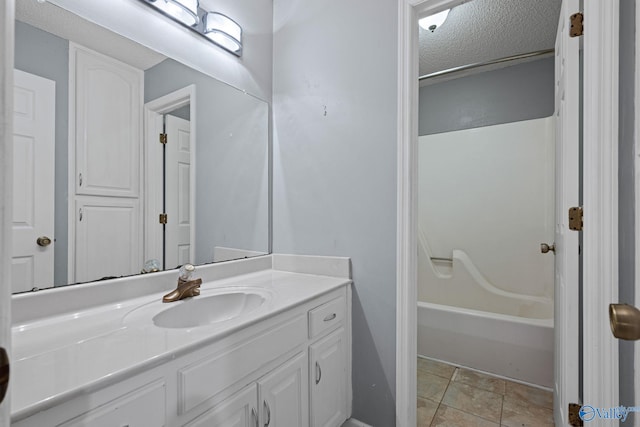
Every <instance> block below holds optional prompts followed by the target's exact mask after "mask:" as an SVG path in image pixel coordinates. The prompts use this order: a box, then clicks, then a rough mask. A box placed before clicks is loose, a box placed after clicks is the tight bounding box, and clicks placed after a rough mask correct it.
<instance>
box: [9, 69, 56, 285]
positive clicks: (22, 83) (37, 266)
mask: <svg viewBox="0 0 640 427" xmlns="http://www.w3.org/2000/svg"><path fill="white" fill-rule="evenodd" d="M55 91H56V88H55V82H53V81H51V80H48V79H45V78H42V77H39V76H35V75H33V74H29V73H25V72H22V71H18V70H15V71H14V98H13V107H14V112H13V226H12V229H13V254H12V259H11V262H12V265H11V267H12V268H11V284H12V289H11V290H12V292H22V291H27V290H30V289H32V288H34V287H51V286H53V266H54V258H53V251H54V246H55V245H54V243H53V239H54V237H55V236H54V234H53V231H54V222H53V215H54V180H55V179H54V178H55V177H54V170H55V165H54V160H55ZM39 237H46V238H48V239H50V244H48V245H45V246H40V245H38V244H37V239H38V238H39ZM41 244H46V242H42V243H41Z"/></svg>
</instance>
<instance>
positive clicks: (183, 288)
mask: <svg viewBox="0 0 640 427" xmlns="http://www.w3.org/2000/svg"><path fill="white" fill-rule="evenodd" d="M195 270H196V268H195V267H194V266H193V265H192V264H185V265H183V266H182V267H180V271H179V276H178V287H177V288H176V289H174V290H173V291H171V292H169V293H168V294H166V295H165V296H163V297H162V302H174V301H180V300H181V299H184V298H189V297H195V296H198V295H200V285H201V284H202V279H191V274H192V273H193V272H194V271H195Z"/></svg>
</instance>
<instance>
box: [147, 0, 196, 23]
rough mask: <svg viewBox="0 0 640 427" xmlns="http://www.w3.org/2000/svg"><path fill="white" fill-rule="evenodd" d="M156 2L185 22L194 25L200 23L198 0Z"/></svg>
mask: <svg viewBox="0 0 640 427" xmlns="http://www.w3.org/2000/svg"><path fill="white" fill-rule="evenodd" d="M156 3H160V4H159V5H158V6H162V9H163V10H164V11H165V12H167V13H168V14H169V15H171V16H173V17H174V18H175V19H177V20H178V21H180V22H182V23H183V24H186V25H189V26H194V25H196V24H197V23H198V0H156ZM163 3H164V4H163Z"/></svg>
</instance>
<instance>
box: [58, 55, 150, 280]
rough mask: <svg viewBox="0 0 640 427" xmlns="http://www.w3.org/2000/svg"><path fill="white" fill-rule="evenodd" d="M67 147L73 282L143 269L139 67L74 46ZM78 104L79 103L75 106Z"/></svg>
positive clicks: (140, 76)
mask: <svg viewBox="0 0 640 427" xmlns="http://www.w3.org/2000/svg"><path fill="white" fill-rule="evenodd" d="M69 57H70V66H69V69H70V71H71V72H72V73H73V75H74V76H75V85H70V88H69V89H70V93H71V95H70V97H69V99H70V101H71V109H70V110H71V111H73V112H74V114H73V115H72V116H71V117H72V118H73V120H74V122H73V125H72V127H73V130H72V132H70V136H71V137H72V138H71V140H70V147H69V150H70V152H71V153H72V154H75V161H74V162H73V163H71V164H70V167H74V168H75V170H73V174H70V175H71V176H74V177H75V180H74V181H75V182H71V183H70V186H69V191H70V194H71V196H72V197H70V198H69V199H70V203H71V206H70V209H69V210H70V211H71V212H74V213H75V215H73V216H72V218H74V222H73V224H70V227H69V231H70V234H71V235H73V234H74V236H73V237H74V238H70V239H69V241H70V242H73V244H74V245H75V247H73V246H74V245H70V247H69V255H70V256H69V259H70V260H71V262H72V263H73V264H74V265H73V266H72V267H73V268H69V272H70V273H71V274H72V275H73V276H72V277H71V281H72V282H73V281H76V282H85V281H90V280H97V279H101V278H105V277H113V276H116V277H117V276H125V275H130V274H135V273H139V272H140V270H141V268H142V264H143V263H142V247H141V231H140V230H141V227H140V224H141V221H142V211H141V207H140V176H141V173H142V165H141V162H140V159H141V158H142V154H141V150H142V98H143V95H142V94H143V85H144V83H143V82H144V76H143V73H142V71H141V70H138V69H136V68H134V67H131V66H130V65H128V64H125V63H123V62H121V61H118V60H116V59H114V58H111V57H108V56H105V55H102V54H100V53H97V52H94V51H91V50H89V49H87V48H85V47H83V46H79V45H76V44H73V43H72V44H70V50H69ZM74 103H75V105H74Z"/></svg>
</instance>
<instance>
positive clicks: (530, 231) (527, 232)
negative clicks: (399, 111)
mask: <svg viewBox="0 0 640 427" xmlns="http://www.w3.org/2000/svg"><path fill="white" fill-rule="evenodd" d="M554 129H555V121H554V118H553V117H549V118H544V119H536V120H527V121H522V122H516V123H508V124H503V125H496V126H486V127H482V128H475V129H468V130H463V131H456V132H447V133H443V134H437V135H429V136H423V137H420V142H419V153H420V154H419V156H420V160H419V162H420V173H419V196H420V197H419V200H420V206H419V209H418V239H417V240H418V301H419V302H418V314H417V317H418V354H420V355H423V356H427V357H431V358H435V359H439V360H445V361H447V362H451V363H454V364H459V365H462V366H466V367H469V368H472V369H478V370H481V371H485V372H490V373H492V374H496V375H500V376H504V377H507V378H512V379H515V380H519V381H524V382H527V383H531V384H536V385H539V386H544V387H550V386H551V385H552V381H553V345H554V344H553V267H554V256H553V253H548V254H542V253H540V243H549V244H551V243H552V242H553V236H554V147H555V143H554V141H555V136H554Z"/></svg>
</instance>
